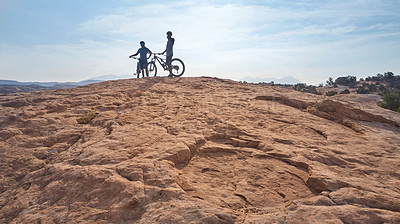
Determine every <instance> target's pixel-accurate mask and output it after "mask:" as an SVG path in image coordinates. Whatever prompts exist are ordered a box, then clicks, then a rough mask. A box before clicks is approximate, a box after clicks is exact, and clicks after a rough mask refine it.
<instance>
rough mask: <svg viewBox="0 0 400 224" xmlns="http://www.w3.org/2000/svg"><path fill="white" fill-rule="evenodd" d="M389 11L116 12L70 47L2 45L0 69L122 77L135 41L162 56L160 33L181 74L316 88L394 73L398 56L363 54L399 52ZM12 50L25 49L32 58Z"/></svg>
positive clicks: (354, 4)
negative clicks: (292, 80)
mask: <svg viewBox="0 0 400 224" xmlns="http://www.w3.org/2000/svg"><path fill="white" fill-rule="evenodd" d="M371 6H372V7H371ZM397 7H398V6H397ZM394 11H396V10H393V9H392V10H390V8H388V6H387V5H386V4H383V3H380V2H377V1H356V0H354V1H348V2H341V3H340V4H338V2H337V1H324V2H321V1H289V2H285V3H283V2H282V1H240V0H236V1H219V2H218V3H215V1H207V0H205V1H173V2H169V3H168V4H166V3H164V2H162V1H152V2H147V3H145V4H136V3H135V4H133V5H132V4H129V5H125V6H122V5H121V6H120V7H116V8H113V9H110V10H108V11H107V13H103V14H98V15H97V16H94V17H92V18H90V19H88V20H86V21H84V22H82V23H80V24H78V25H77V28H76V30H73V32H77V33H79V35H78V36H80V37H81V38H82V39H80V40H76V41H74V42H73V43H64V44H58V45H39V46H33V47H30V48H29V49H20V48H19V47H15V46H14V49H12V50H5V49H3V48H2V49H1V50H0V57H1V59H2V61H3V59H4V60H6V61H10V60H11V59H7V58H13V59H12V60H14V61H11V62H10V63H11V65H12V66H15V67H14V68H12V66H11V65H8V66H3V65H2V67H0V68H1V71H2V72H4V71H7V73H8V74H17V75H20V76H22V74H24V73H26V72H24V71H26V70H24V69H23V68H18V63H17V61H18V60H22V61H24V63H25V64H27V65H29V66H31V67H32V68H34V69H31V70H30V71H31V72H32V73H34V74H36V75H38V76H39V75H40V76H42V77H44V78H45V79H50V80H54V79H57V81H72V80H67V78H68V79H74V81H76V79H85V78H90V77H91V76H93V75H95V76H98V75H106V74H126V73H130V72H131V71H132V70H133V67H134V62H132V60H129V59H128V58H127V56H128V55H129V54H131V53H134V52H136V50H137V49H138V48H139V41H141V40H144V41H146V43H147V44H146V45H147V47H149V48H150V49H151V50H152V51H153V52H161V51H163V50H164V49H165V43H166V38H165V32H166V31H168V30H171V31H172V32H173V33H174V37H175V38H176V44H175V47H174V50H175V56H176V57H179V58H182V59H183V60H184V62H185V63H186V67H187V73H186V74H185V75H212V76H220V77H225V78H233V79H237V80H239V79H241V78H242V77H243V76H248V75H255V76H259V77H262V76H265V77H272V76H277V78H279V77H283V76H286V75H292V76H294V77H296V78H297V79H299V80H302V81H307V82H314V83H316V82H319V81H324V80H325V79H326V76H327V73H329V74H332V73H336V74H338V75H341V74H339V73H346V72H347V71H349V72H350V71H351V72H357V69H358V71H360V73H363V72H364V71H367V70H368V67H369V66H371V65H370V64H373V63H374V62H373V61H374V60H375V61H376V62H378V61H379V63H382V65H384V66H386V67H388V68H386V69H392V68H393V70H392V71H393V72H396V71H395V70H394V69H398V70H397V71H399V70H400V69H399V67H398V66H395V65H394V63H393V62H392V61H393V60H396V59H397V60H398V58H399V56H398V55H395V54H393V57H394V59H391V60H387V62H383V61H382V59H380V58H379V56H378V55H376V54H375V55H369V56H367V55H365V54H366V52H370V51H373V50H376V49H378V48H380V49H382V53H384V54H388V53H390V52H391V50H390V47H389V45H390V44H391V46H392V50H393V49H398V44H397V45H395V46H394V47H393V43H396V41H398V40H399V39H400V38H399V34H398V32H397V31H398V30H399V29H398V28H399V27H400V25H399V24H400V22H397V21H399V20H398V18H399V16H398V15H397V14H396V13H394ZM383 40H384V41H383ZM11 48H12V47H10V49H11ZM14 52H29V54H28V57H29V60H26V58H25V59H21V58H19V57H18V56H16V55H15V53H14ZM10 54H11V55H12V56H10ZM25 55H26V54H25ZM362 63H368V64H365V66H363V65H362ZM352 64H353V65H355V64H357V66H358V67H352ZM375 67H378V66H375ZM373 72H375V71H373ZM378 72H379V71H378ZM381 72H383V71H381ZM346 75H347V74H346ZM354 75H357V74H354ZM370 75H373V74H370ZM32 76H33V75H32ZM55 77H56V78H55ZM321 79H322V80H321Z"/></svg>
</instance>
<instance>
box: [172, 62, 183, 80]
mask: <svg viewBox="0 0 400 224" xmlns="http://www.w3.org/2000/svg"><path fill="white" fill-rule="evenodd" d="M184 72H185V64H183V61H182V60H181V59H179V58H174V59H172V60H171V70H170V73H171V74H172V75H173V76H175V77H180V76H182V75H183V73H184Z"/></svg>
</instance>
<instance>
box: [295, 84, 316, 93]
mask: <svg viewBox="0 0 400 224" xmlns="http://www.w3.org/2000/svg"><path fill="white" fill-rule="evenodd" d="M293 89H295V90H296V91H300V92H305V93H313V94H317V95H321V93H320V92H318V91H317V87H316V86H313V85H309V86H308V85H306V84H305V83H297V84H296V85H294V86H293Z"/></svg>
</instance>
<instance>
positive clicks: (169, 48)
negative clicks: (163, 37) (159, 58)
mask: <svg viewBox="0 0 400 224" xmlns="http://www.w3.org/2000/svg"><path fill="white" fill-rule="evenodd" d="M167 39H168V41H167V47H166V48H165V51H163V52H162V53H161V54H164V53H165V52H167V61H166V62H167V65H168V70H169V76H173V75H172V68H171V60H172V56H173V55H174V52H173V48H174V43H175V39H174V38H172V32H171V31H168V32H167Z"/></svg>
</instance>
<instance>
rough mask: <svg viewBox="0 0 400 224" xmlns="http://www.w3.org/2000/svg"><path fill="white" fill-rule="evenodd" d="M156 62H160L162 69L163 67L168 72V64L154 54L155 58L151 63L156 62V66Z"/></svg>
mask: <svg viewBox="0 0 400 224" xmlns="http://www.w3.org/2000/svg"><path fill="white" fill-rule="evenodd" d="M156 61H158V63H159V64H160V65H161V67H163V69H164V70H168V65H167V62H166V61H165V60H164V59H163V58H161V57H159V56H157V55H155V54H153V58H152V59H151V61H150V62H154V64H156ZM150 62H149V63H150Z"/></svg>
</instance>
